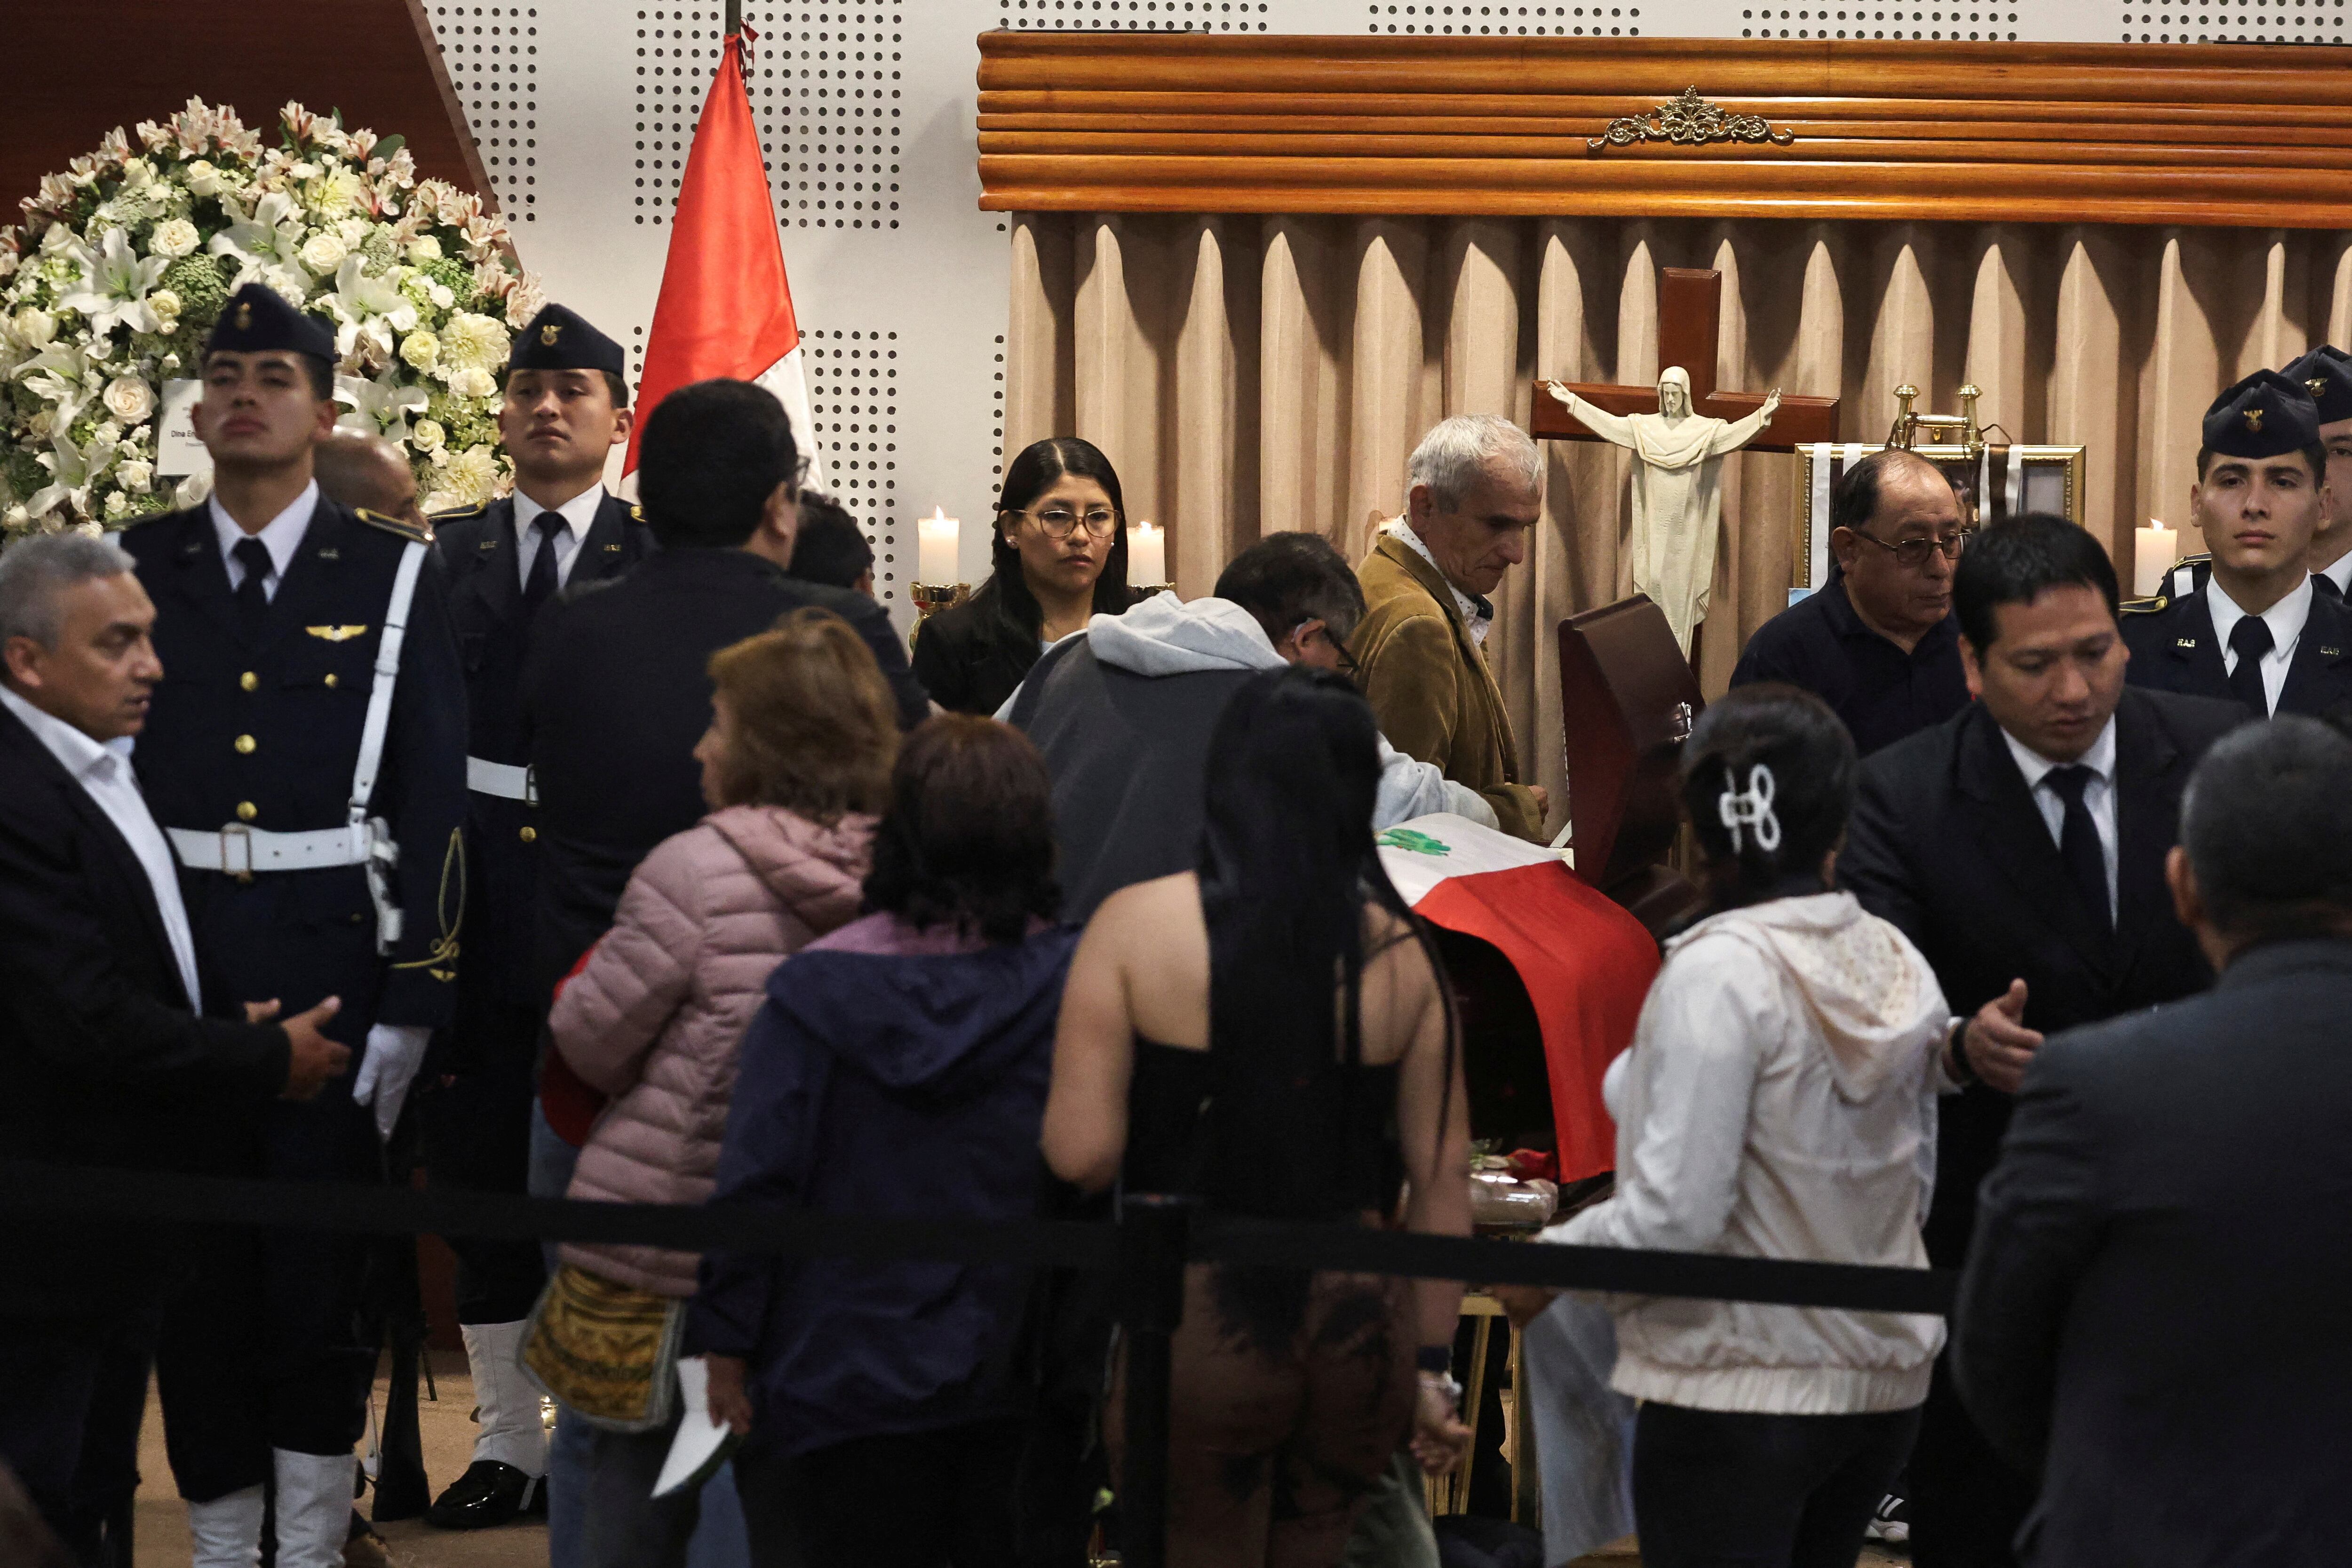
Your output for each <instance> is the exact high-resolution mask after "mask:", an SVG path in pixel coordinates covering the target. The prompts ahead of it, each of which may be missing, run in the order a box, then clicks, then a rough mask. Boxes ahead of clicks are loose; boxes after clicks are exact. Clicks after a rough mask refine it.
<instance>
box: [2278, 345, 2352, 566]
mask: <svg viewBox="0 0 2352 1568" xmlns="http://www.w3.org/2000/svg"><path fill="white" fill-rule="evenodd" d="M2285 374H2286V378H2287V379H2288V380H2289V381H2291V382H2294V384H2296V385H2298V386H2301V387H2303V388H2304V389H2305V390H2306V391H2308V392H2309V393H2310V394H2311V400H2312V401H2313V402H2314V403H2315V404H2317V405H2319V444H2320V445H2321V446H2322V447H2325V448H2326V452H2327V496H2326V500H2325V502H2324V503H2323V504H2322V505H2321V507H2320V512H2319V531H2318V532H2316V533H2315V534H2313V535H2312V538H2311V562H2310V565H2311V577H2312V583H2311V585H2312V587H2313V588H2314V589H2315V590H2317V591H2318V592H2319V593H2321V594H2325V595H2328V596H2329V597H2331V598H2335V599H2342V598H2344V597H2345V596H2346V595H2352V355H2347V354H2346V353H2345V352H2344V351H2343V350H2342V349H2339V348H2336V347H2335V346H2334V345H2332V344H2327V343H2323V344H2321V345H2320V346H2319V347H2317V348H2315V349H2314V350H2312V351H2311V352H2310V353H2307V354H2305V355H2304V356H2303V357H2302V358H2301V359H2299V360H2297V361H2295V362H2294V363H2293V364H2291V365H2289V366H2287V367H2286V372H2285Z"/></svg>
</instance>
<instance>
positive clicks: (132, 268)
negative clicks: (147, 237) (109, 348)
mask: <svg viewBox="0 0 2352 1568" xmlns="http://www.w3.org/2000/svg"><path fill="white" fill-rule="evenodd" d="M79 248H80V252H81V254H80V258H79V259H80V261H81V287H80V288H79V289H76V290H74V291H73V292H72V293H69V294H68V295H66V296H65V298H63V299H62V300H58V304H60V305H62V306H64V307H65V308H66V309H67V310H79V311H80V312H81V313H82V314H83V315H85V316H87V317H89V329H90V331H93V332H95V333H97V334H98V335H99V336H100V337H106V336H108V335H110V334H111V333H112V332H113V331H114V329H115V326H116V325H117V324H118V323H120V324H121V325H124V326H128V327H129V328H130V329H131V331H134V332H152V331H154V330H155V312H154V311H153V310H152V309H150V308H149V306H148V304H147V295H148V291H149V290H150V289H153V288H154V287H155V286H156V285H157V284H158V283H160V282H162V281H163V274H164V272H165V271H166V270H168V269H169V268H170V267H171V265H172V263H171V261H170V260H169V259H168V258H164V257H160V256H151V257H147V258H144V259H142V258H141V257H140V255H139V253H138V252H137V251H136V250H134V249H132V248H131V237H130V235H128V234H126V233H125V232H124V231H122V230H121V229H119V228H110V229H108V230H107V231H106V238H105V240H104V241H103V242H101V243H100V246H99V247H98V249H97V250H95V251H92V250H91V249H89V247H87V246H84V247H79Z"/></svg>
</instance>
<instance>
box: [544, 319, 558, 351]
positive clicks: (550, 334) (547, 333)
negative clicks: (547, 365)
mask: <svg viewBox="0 0 2352 1568" xmlns="http://www.w3.org/2000/svg"><path fill="white" fill-rule="evenodd" d="M562 331H563V323H562V322H561V321H550V322H548V323H547V325H545V326H543V327H541V328H540V329H539V341H540V342H542V343H545V344H546V345H547V346H548V347H549V348H553V347H554V346H555V340H556V337H557V335H558V334H559V333H561V332H562Z"/></svg>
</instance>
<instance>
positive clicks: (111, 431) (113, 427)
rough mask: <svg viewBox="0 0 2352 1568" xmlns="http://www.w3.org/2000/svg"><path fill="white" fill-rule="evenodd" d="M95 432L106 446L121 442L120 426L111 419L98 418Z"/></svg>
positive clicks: (116, 445)
mask: <svg viewBox="0 0 2352 1568" xmlns="http://www.w3.org/2000/svg"><path fill="white" fill-rule="evenodd" d="M96 434H97V436H98V438H99V440H100V442H101V443H102V444H104V445H106V446H109V447H119V446H121V444H122V426H120V425H118V424H116V423H115V422H114V421H113V420H111V419H101V420H100V421H99V422H98V430H97V432H96Z"/></svg>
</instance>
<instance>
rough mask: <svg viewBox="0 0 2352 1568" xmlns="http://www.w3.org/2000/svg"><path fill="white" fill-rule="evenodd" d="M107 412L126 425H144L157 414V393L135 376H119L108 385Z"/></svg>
mask: <svg viewBox="0 0 2352 1568" xmlns="http://www.w3.org/2000/svg"><path fill="white" fill-rule="evenodd" d="M103 401H104V402H105V404H106V411H107V412H108V413H109V414H111V415H113V416H115V417H116V418H117V419H120V420H121V421H122V423H124V424H125V425H143V424H145V423H146V422H147V416H149V415H151V414H152V413H154V412H155V391H154V388H152V387H151V386H149V385H148V384H146V383H145V382H143V381H142V380H140V379H139V378H138V377H137V376H135V375H118V376H116V377H115V378H114V379H113V380H112V381H110V382H108V383H107V384H106V392H105V395H104V399H103Z"/></svg>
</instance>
